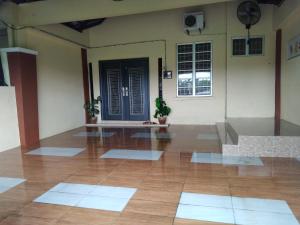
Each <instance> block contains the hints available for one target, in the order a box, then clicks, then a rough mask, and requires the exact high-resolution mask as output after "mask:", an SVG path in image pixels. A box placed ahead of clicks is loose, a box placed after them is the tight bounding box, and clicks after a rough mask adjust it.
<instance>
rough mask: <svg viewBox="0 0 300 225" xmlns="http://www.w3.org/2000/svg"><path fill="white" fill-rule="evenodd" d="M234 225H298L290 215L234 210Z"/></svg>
mask: <svg viewBox="0 0 300 225" xmlns="http://www.w3.org/2000/svg"><path fill="white" fill-rule="evenodd" d="M234 216H235V221H236V224H241V225H299V223H298V221H297V219H296V218H295V216H294V215H292V214H281V213H269V212H258V211H249V210H238V209H235V210H234Z"/></svg>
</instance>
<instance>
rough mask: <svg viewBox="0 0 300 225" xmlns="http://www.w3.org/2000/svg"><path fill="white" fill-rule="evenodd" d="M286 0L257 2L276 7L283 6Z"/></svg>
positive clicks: (258, 0)
mask: <svg viewBox="0 0 300 225" xmlns="http://www.w3.org/2000/svg"><path fill="white" fill-rule="evenodd" d="M283 2H284V0H257V3H258V4H270V5H276V6H281V5H282V3H283Z"/></svg>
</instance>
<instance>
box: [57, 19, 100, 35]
mask: <svg viewBox="0 0 300 225" xmlns="http://www.w3.org/2000/svg"><path fill="white" fill-rule="evenodd" d="M104 20H105V18H101V19H92V20H82V21H72V22H66V23H62V24H63V25H65V26H67V27H69V28H71V29H73V30H76V31H78V32H82V31H84V30H86V29H89V28H92V27H94V26H98V25H100V24H102V23H103V22H104Z"/></svg>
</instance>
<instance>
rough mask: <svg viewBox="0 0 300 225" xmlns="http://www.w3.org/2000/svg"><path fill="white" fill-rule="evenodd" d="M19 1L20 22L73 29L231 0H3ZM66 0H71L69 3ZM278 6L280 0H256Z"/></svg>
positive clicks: (20, 23)
mask: <svg viewBox="0 0 300 225" xmlns="http://www.w3.org/2000/svg"><path fill="white" fill-rule="evenodd" d="M4 1H11V2H14V3H17V4H19V6H18V13H19V21H18V23H19V24H18V25H20V26H39V25H49V24H57V23H61V24H63V25H65V26H67V27H69V28H72V29H74V30H76V31H79V32H82V31H83V30H85V29H88V28H91V27H93V26H97V25H100V24H102V23H103V22H104V20H105V19H103V18H110V17H116V16H125V15H132V14H141V13H148V12H154V11H163V10H168V9H176V8H184V7H193V6H199V5H205V4H213V3H218V2H226V1H232V0H184V1H182V0H164V1H161V0H151V3H150V1H149V0H123V1H116V0H4ZM70 1H71V2H72V3H71V4H70ZM256 1H257V2H258V3H260V4H273V5H277V6H280V5H281V4H282V3H283V1H284V0H256Z"/></svg>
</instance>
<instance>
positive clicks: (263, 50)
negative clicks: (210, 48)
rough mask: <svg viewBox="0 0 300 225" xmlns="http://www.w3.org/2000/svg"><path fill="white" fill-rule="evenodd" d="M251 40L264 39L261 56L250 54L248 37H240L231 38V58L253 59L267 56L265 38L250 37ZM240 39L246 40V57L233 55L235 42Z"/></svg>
mask: <svg viewBox="0 0 300 225" xmlns="http://www.w3.org/2000/svg"><path fill="white" fill-rule="evenodd" d="M251 38H261V39H262V53H261V54H249V45H248V43H247V42H248V39H249V38H248V37H246V36H239V37H232V38H231V56H232V57H245V56H247V57H251V56H264V55H265V37H264V36H262V35H260V36H250V39H251ZM238 39H244V40H245V41H246V53H245V55H234V54H233V41H234V40H238Z"/></svg>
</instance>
